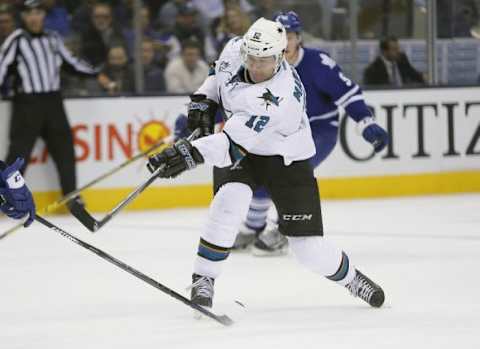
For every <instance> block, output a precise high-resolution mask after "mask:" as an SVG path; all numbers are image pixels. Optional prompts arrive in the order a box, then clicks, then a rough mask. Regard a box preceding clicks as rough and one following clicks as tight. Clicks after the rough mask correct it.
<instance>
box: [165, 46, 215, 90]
mask: <svg viewBox="0 0 480 349" xmlns="http://www.w3.org/2000/svg"><path fill="white" fill-rule="evenodd" d="M207 76H208V65H207V63H206V62H205V61H203V60H202V58H201V49H200V45H199V43H198V42H197V41H194V40H188V41H185V42H184V43H183V45H182V55H181V57H178V58H176V59H174V60H173V61H171V62H170V63H169V64H168V66H167V69H166V70H165V81H166V83H167V91H168V92H171V93H193V92H195V91H196V90H197V89H198V88H199V87H200V85H201V84H202V83H203V81H204V80H205V78H206V77H207Z"/></svg>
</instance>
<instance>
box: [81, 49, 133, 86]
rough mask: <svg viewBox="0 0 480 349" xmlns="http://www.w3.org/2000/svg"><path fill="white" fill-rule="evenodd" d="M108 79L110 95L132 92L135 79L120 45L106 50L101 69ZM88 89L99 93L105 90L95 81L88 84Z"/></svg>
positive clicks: (125, 53) (124, 50) (124, 51)
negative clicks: (103, 64)
mask: <svg viewBox="0 0 480 349" xmlns="http://www.w3.org/2000/svg"><path fill="white" fill-rule="evenodd" d="M102 72H103V73H104V74H105V75H106V76H107V77H108V78H109V79H110V84H109V86H108V89H107V91H108V93H109V94H110V95H115V94H124V93H133V92H134V91H135V80H134V74H133V71H132V68H131V67H130V66H129V65H128V57H127V51H126V49H125V47H123V46H121V45H114V46H112V47H110V49H109V50H108V58H107V62H106V64H105V67H104V69H103V71H102ZM88 90H89V92H90V93H93V94H101V93H103V92H104V91H105V90H104V89H103V88H102V87H101V86H100V85H99V84H98V83H97V84H90V85H89V86H88Z"/></svg>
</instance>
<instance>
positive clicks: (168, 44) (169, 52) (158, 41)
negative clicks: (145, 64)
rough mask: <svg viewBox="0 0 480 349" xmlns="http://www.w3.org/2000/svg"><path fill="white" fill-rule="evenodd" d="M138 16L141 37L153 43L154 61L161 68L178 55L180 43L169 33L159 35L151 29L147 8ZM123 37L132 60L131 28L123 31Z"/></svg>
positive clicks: (132, 32)
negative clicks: (139, 18)
mask: <svg viewBox="0 0 480 349" xmlns="http://www.w3.org/2000/svg"><path fill="white" fill-rule="evenodd" d="M140 15H141V26H142V32H143V37H144V38H148V39H150V40H151V41H152V42H153V45H154V49H155V60H156V61H157V62H158V63H159V64H160V65H161V66H162V67H165V66H166V64H167V62H168V61H169V60H171V59H173V58H175V57H178V56H179V55H180V49H181V48H180V42H179V41H178V39H177V38H176V37H175V36H174V35H173V34H171V33H167V32H166V33H160V32H157V31H156V30H154V29H153V26H152V24H151V20H150V10H149V9H148V7H146V6H144V7H142V9H141V11H140ZM123 35H124V37H125V40H126V45H127V50H128V57H129V58H130V59H132V58H133V56H134V43H135V31H134V30H133V28H127V29H125V30H124V31H123Z"/></svg>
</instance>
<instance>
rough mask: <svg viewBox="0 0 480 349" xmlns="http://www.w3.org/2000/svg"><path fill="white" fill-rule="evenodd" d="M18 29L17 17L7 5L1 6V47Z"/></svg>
mask: <svg viewBox="0 0 480 349" xmlns="http://www.w3.org/2000/svg"><path fill="white" fill-rule="evenodd" d="M15 29H16V23H15V16H14V14H13V12H12V8H11V7H10V6H9V5H7V4H1V5H0V45H1V44H3V42H4V41H5V39H6V38H7V37H8V36H9V35H10V34H11V33H13V31H14V30H15Z"/></svg>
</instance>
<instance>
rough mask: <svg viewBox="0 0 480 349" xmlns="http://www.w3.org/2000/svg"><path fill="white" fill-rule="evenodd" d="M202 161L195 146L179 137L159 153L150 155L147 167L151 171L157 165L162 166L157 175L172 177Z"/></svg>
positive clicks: (154, 169)
mask: <svg viewBox="0 0 480 349" xmlns="http://www.w3.org/2000/svg"><path fill="white" fill-rule="evenodd" d="M203 161H204V160H203V156H202V154H200V152H199V151H198V150H197V148H195V147H194V146H192V144H191V143H190V142H189V141H188V140H186V139H179V140H178V141H177V142H175V144H173V145H172V146H170V147H168V148H165V149H164V150H163V151H162V152H161V153H158V154H155V155H152V156H150V157H149V158H148V164H147V168H148V170H149V171H150V172H152V173H153V172H155V171H156V170H157V169H158V168H159V167H163V170H162V171H160V173H159V174H158V176H159V177H161V178H174V177H176V176H178V175H179V174H180V173H182V172H184V171H186V170H191V169H193V168H195V167H197V165H198V164H202V163H203Z"/></svg>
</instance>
